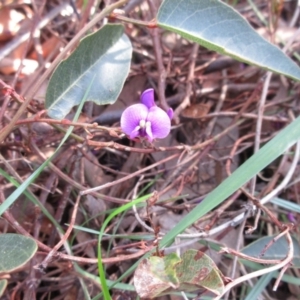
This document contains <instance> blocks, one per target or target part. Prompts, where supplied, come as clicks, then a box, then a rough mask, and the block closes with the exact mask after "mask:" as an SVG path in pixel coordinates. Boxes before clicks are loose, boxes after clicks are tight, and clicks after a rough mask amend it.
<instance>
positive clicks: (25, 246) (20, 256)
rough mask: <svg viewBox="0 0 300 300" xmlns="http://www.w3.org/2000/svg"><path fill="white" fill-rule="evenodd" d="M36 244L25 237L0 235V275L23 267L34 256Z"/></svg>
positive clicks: (9, 234)
mask: <svg viewBox="0 0 300 300" xmlns="http://www.w3.org/2000/svg"><path fill="white" fill-rule="evenodd" d="M36 250H37V244H36V242H35V241H34V240H33V239H31V238H29V237H26V236H23V235H19V234H13V233H7V234H1V235H0V274H1V273H10V272H13V271H16V270H17V269H19V268H21V267H22V266H24V265H25V264H26V263H27V262H28V261H29V260H30V259H31V258H32V257H33V255H34V254H35V252H36Z"/></svg>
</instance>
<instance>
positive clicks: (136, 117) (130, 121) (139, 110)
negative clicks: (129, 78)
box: [121, 104, 149, 136]
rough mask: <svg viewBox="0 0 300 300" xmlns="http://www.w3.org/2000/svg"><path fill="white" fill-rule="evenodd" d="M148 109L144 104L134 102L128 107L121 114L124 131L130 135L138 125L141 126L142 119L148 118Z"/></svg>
mask: <svg viewBox="0 0 300 300" xmlns="http://www.w3.org/2000/svg"><path fill="white" fill-rule="evenodd" d="M148 111H149V110H148V108H147V107H146V106H145V105H144V104H133V105H131V106H129V107H127V108H126V109H125V110H124V112H123V113H122V116H121V128H122V131H123V132H124V133H126V134H127V135H129V136H130V135H131V133H132V132H133V131H134V130H135V129H136V127H137V126H139V124H140V121H141V120H146V118H147V115H148ZM136 136H137V135H136Z"/></svg>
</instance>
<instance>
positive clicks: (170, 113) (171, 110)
mask: <svg viewBox="0 0 300 300" xmlns="http://www.w3.org/2000/svg"><path fill="white" fill-rule="evenodd" d="M167 115H168V116H169V118H170V120H172V119H173V116H174V111H173V109H172V108H171V107H170V108H169V109H168V111H167Z"/></svg>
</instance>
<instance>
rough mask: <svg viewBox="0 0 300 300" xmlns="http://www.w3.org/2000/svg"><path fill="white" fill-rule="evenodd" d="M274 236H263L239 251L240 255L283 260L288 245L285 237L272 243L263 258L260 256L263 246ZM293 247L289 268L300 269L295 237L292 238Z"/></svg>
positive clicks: (298, 248)
mask: <svg viewBox="0 0 300 300" xmlns="http://www.w3.org/2000/svg"><path fill="white" fill-rule="evenodd" d="M275 237H276V236H275V235H274V236H265V237H262V238H260V239H258V240H256V241H255V242H253V243H251V244H250V245H248V246H247V247H245V248H243V249H242V250H241V252H242V253H244V254H246V255H249V256H252V257H256V258H262V259H284V258H286V256H287V254H288V243H287V240H286V239H285V237H284V236H283V237H281V238H280V239H279V240H277V241H275V242H273V243H272V245H271V246H270V247H269V248H268V249H267V251H266V252H265V253H264V255H263V256H260V255H261V253H262V251H263V250H264V248H265V246H266V245H268V243H269V242H271V241H272V239H274V238H275ZM292 241H293V245H294V257H293V265H292V266H291V267H297V268H299V267H300V245H299V242H298V241H297V239H296V238H295V237H292Z"/></svg>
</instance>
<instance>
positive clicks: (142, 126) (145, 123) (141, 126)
mask: <svg viewBox="0 0 300 300" xmlns="http://www.w3.org/2000/svg"><path fill="white" fill-rule="evenodd" d="M147 123H148V122H146V121H145V120H141V121H140V124H139V125H140V128H146V126H147Z"/></svg>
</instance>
